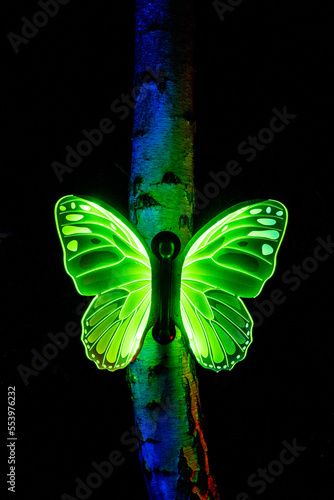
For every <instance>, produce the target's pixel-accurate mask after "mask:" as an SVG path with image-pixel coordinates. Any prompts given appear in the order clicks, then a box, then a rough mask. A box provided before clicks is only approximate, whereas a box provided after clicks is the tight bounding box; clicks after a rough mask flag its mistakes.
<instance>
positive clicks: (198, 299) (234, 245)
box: [173, 200, 288, 371]
mask: <svg viewBox="0 0 334 500" xmlns="http://www.w3.org/2000/svg"><path fill="white" fill-rule="evenodd" d="M287 217H288V214H287V210H286V208H285V207H284V205H283V204H282V203H280V202H278V201H275V200H266V201H259V202H257V201H256V202H246V203H243V204H241V205H238V206H234V207H231V208H230V209H229V210H228V211H226V212H223V213H222V214H220V215H218V216H217V217H216V218H215V219H214V220H213V221H211V222H210V223H208V224H206V225H205V226H204V228H202V229H201V230H200V231H199V232H198V233H197V234H195V236H194V237H193V238H192V239H191V240H190V241H189V243H188V245H187V246H186V248H185V250H184V251H183V253H182V254H181V255H180V256H179V257H178V258H177V260H178V263H177V264H176V265H177V268H178V272H179V275H180V278H179V279H180V283H181V295H180V300H178V301H175V302H177V303H179V304H180V313H178V311H176V314H174V316H173V319H174V320H175V321H176V323H177V324H178V325H181V326H180V328H181V329H182V330H183V331H184V332H185V334H186V336H187V337H188V340H189V344H190V348H191V350H192V351H193V353H194V355H195V357H196V359H197V361H198V362H199V363H200V364H201V365H202V366H204V367H205V368H209V369H212V370H215V371H220V370H226V369H227V370H230V369H231V368H233V367H234V366H235V364H236V363H237V362H238V361H241V360H242V359H243V358H244V357H245V355H246V352H247V349H248V347H249V345H250V343H251V341H252V326H253V321H252V318H251V316H250V314H249V312H248V311H247V309H246V307H245V305H244V303H243V301H242V300H241V298H240V297H246V298H247V297H256V296H257V295H258V294H259V293H260V291H261V290H262V288H263V286H264V284H265V283H266V281H267V280H268V279H269V278H270V277H271V276H272V274H273V272H274V270H275V266H276V256H277V252H278V250H279V247H280V245H281V242H282V239H283V236H284V233H285V228H286V224H287ZM181 265H182V270H181V271H180V267H181ZM180 317H181V320H182V321H180V319H179V318H180Z"/></svg>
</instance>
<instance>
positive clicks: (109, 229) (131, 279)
mask: <svg viewBox="0 0 334 500" xmlns="http://www.w3.org/2000/svg"><path fill="white" fill-rule="evenodd" d="M55 218H56V225H57V230H58V234H59V238H60V241H61V245H62V248H63V252H64V265H65V269H66V271H67V273H68V274H69V275H70V276H71V277H72V279H73V281H74V283H75V286H76V288H77V290H78V292H79V293H81V294H82V295H88V296H92V295H96V297H95V298H94V299H93V300H92V302H91V303H90V305H89V307H88V309H87V311H86V313H85V314H84V316H83V318H82V336H81V339H82V341H83V343H84V345H85V348H86V354H87V356H88V357H89V358H90V359H92V360H93V361H94V362H95V363H96V365H97V366H98V367H99V368H106V369H109V370H116V369H118V368H123V367H124V366H126V365H127V364H128V363H129V362H130V361H131V360H132V359H134V357H135V356H136V354H138V351H139V349H140V347H141V343H142V341H143V337H144V334H145V333H146V331H147V326H148V319H149V316H150V304H151V263H150V258H149V255H148V249H147V248H146V247H145V243H144V241H143V240H142V239H141V238H140V236H139V235H138V234H137V233H136V232H135V230H134V229H133V228H131V229H130V225H129V223H128V222H127V221H126V220H125V219H124V218H123V217H122V216H121V215H120V214H119V213H118V212H116V211H115V210H113V209H111V208H108V210H107V209H105V208H103V207H102V206H99V205H97V204H96V203H94V202H92V201H88V200H87V199H84V198H80V197H77V196H73V195H69V196H65V197H64V198H61V199H60V200H59V201H58V203H57V204H56V207H55Z"/></svg>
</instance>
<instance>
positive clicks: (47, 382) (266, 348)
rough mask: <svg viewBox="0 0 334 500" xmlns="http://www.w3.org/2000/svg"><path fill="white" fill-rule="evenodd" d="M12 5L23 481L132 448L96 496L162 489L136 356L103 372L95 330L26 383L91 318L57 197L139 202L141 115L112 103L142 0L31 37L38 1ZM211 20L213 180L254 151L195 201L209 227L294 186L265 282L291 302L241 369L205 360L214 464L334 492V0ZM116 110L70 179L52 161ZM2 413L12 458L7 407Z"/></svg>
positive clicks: (203, 118) (16, 341) (10, 176)
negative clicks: (131, 386) (139, 443)
mask: <svg viewBox="0 0 334 500" xmlns="http://www.w3.org/2000/svg"><path fill="white" fill-rule="evenodd" d="M2 5H3V7H4V10H5V15H3V16H2V28H3V31H2V34H3V36H2V41H3V52H4V63H3V66H4V67H3V77H2V79H3V80H4V90H3V93H2V97H3V100H4V103H3V104H4V109H5V112H4V114H3V116H2V122H3V132H2V138H3V146H2V169H1V175H2V182H1V220H0V233H1V234H2V237H1V240H0V241H1V243H0V257H1V285H2V286H1V289H2V292H3V295H4V297H3V300H2V311H1V322H0V328H1V338H2V340H3V341H4V344H3V343H2V345H4V347H3V348H2V350H1V351H2V353H1V354H2V360H1V366H2V371H3V374H2V380H1V384H2V400H3V401H4V403H5V404H4V414H6V410H5V407H6V395H7V386H8V385H10V386H13V385H15V387H16V399H17V403H16V411H17V422H16V425H17V437H18V440H17V447H16V454H17V488H16V489H17V493H16V498H19V499H21V498H26V495H27V494H29V496H30V495H31V497H32V498H35V499H40V498H41V499H45V498H48V499H50V500H60V498H61V495H62V494H63V493H68V494H69V495H72V496H73V497H75V479H76V478H77V477H80V478H81V479H82V480H83V481H85V479H86V478H87V476H88V474H90V473H91V472H92V471H93V468H92V465H91V463H92V462H93V461H96V462H101V461H103V460H107V458H108V455H109V453H110V452H111V451H112V450H113V449H117V450H119V451H121V452H122V454H123V456H124V457H125V462H124V464H122V465H121V466H119V467H116V468H115V470H114V472H113V474H112V475H111V476H110V478H109V479H108V480H104V482H103V484H102V485H101V487H99V488H98V489H96V490H94V491H93V493H92V494H91V496H90V497H89V498H92V499H94V500H98V499H106V498H110V499H115V500H118V499H129V500H134V499H146V498H147V496H146V490H145V484H144V480H143V478H142V473H141V468H140V464H139V461H138V457H137V453H136V452H130V450H129V448H130V447H129V446H125V445H123V444H122V443H121V442H120V437H121V435H122V434H123V433H124V432H126V431H128V430H130V428H131V425H132V404H131V399H130V393H129V390H128V388H127V384H126V380H125V371H123V370H119V371H117V372H115V373H109V372H104V371H98V370H97V369H96V367H95V365H94V364H93V363H91V362H89V361H88V359H87V358H86V356H85V355H84V351H83V348H82V345H81V342H80V340H79V336H76V337H74V338H71V339H70V340H69V344H68V345H67V347H66V348H65V349H64V350H62V351H59V353H58V355H57V356H56V357H55V358H54V359H53V360H51V361H50V362H49V363H48V365H47V366H46V367H44V369H43V370H41V371H40V372H39V373H38V374H37V375H31V376H29V377H28V382H27V385H25V384H24V382H23V379H22V377H21V376H20V374H19V372H18V369H17V367H18V365H20V364H21V365H25V366H26V367H31V359H32V357H33V355H32V353H31V350H32V349H36V350H37V351H38V352H42V349H43V348H44V347H45V345H46V344H47V343H49V342H50V339H49V338H48V336H47V334H48V333H49V332H52V333H53V334H56V333H57V332H62V331H64V328H65V325H67V324H68V322H70V321H73V322H75V323H76V324H79V323H80V314H78V312H77V308H78V306H79V304H80V303H81V302H82V297H80V296H79V295H78V294H77V293H76V291H75V289H74V286H73V283H72V280H71V279H70V278H69V276H68V275H67V274H66V273H65V271H64V269H63V263H62V254H61V247H60V244H59V241H58V237H57V234H56V228H55V224H54V215H53V209H54V205H55V203H56V201H57V200H58V199H59V198H60V197H61V196H64V195H66V194H71V193H74V194H78V193H80V194H86V195H90V196H95V197H96V198H97V199H101V200H104V201H106V202H108V203H109V204H111V205H112V206H113V207H115V208H116V209H117V210H119V211H120V212H121V213H123V214H124V215H125V216H126V215H127V184H128V178H129V177H128V176H129V173H130V163H131V139H130V137H131V130H132V114H131V115H130V116H129V117H128V118H127V119H125V120H123V121H122V120H120V119H119V116H116V115H115V114H114V113H113V112H112V111H111V110H110V104H111V103H112V102H113V101H114V100H115V99H117V98H119V97H120V95H121V94H122V93H124V94H130V92H131V89H132V87H133V78H134V75H133V68H134V14H135V9H134V5H135V2H134V1H130V2H129V1H127V2H115V3H112V2H106V1H103V0H96V1H94V2H79V1H78V0H71V1H70V2H69V3H68V4H67V5H63V6H60V9H59V12H58V14H57V15H56V16H55V17H54V18H53V19H50V20H49V22H48V24H47V26H45V27H43V28H40V29H39V33H38V34H37V35H36V36H35V37H33V38H32V39H31V40H30V41H29V43H27V44H26V45H24V44H21V45H20V46H19V52H18V53H17V54H15V52H14V50H13V48H12V46H11V44H10V42H9V40H8V39H7V33H8V32H14V33H16V34H21V29H22V24H23V23H22V21H21V17H22V16H26V17H27V18H28V19H32V17H33V15H34V14H35V12H36V11H38V10H40V8H39V6H38V4H37V2H35V1H31V0H29V1H28V0H25V1H14V0H10V1H9V0H5V1H3V2H2ZM196 22H197V31H196V52H195V54H196V86H195V92H196V100H195V104H196V119H197V134H196V144H195V145H196V168H195V179H196V186H197V188H198V189H199V191H201V192H202V193H204V188H205V185H206V183H207V182H209V181H211V179H210V177H209V172H210V171H211V170H212V171H213V172H216V173H217V172H219V171H221V170H224V168H225V166H226V163H227V162H228V161H229V160H232V159H234V160H238V161H239V163H240V165H241V166H242V173H241V174H240V175H238V176H236V177H234V178H232V179H231V182H230V184H229V186H228V187H227V188H226V189H221V191H220V194H219V196H217V197H215V198H213V199H212V200H211V201H210V203H209V204H208V205H207V207H206V208H203V210H201V211H200V212H199V214H198V215H197V216H196V217H195V224H196V228H200V227H201V225H203V224H204V223H205V222H207V221H209V220H210V218H211V217H213V216H214V215H216V214H218V213H219V212H220V211H221V210H223V209H224V208H226V207H227V206H230V205H232V204H234V203H239V202H241V201H243V200H249V199H256V198H273V199H278V200H280V201H282V202H283V203H284V204H285V205H286V206H287V208H288V210H289V224H288V229H287V233H286V236H285V239H284V241H283V245H282V247H281V250H280V253H279V258H278V265H277V269H276V272H275V275H274V276H273V277H272V278H271V280H270V281H269V282H268V283H267V284H266V285H265V288H264V290H263V292H262V294H261V296H260V297H259V300H260V301H262V300H267V299H269V297H270V293H271V291H272V290H274V289H279V290H281V291H282V293H283V294H284V297H286V299H285V301H284V302H283V303H282V304H280V305H276V306H275V308H274V311H273V313H272V314H270V315H268V316H269V317H267V318H264V320H263V321H258V323H259V324H258V326H257V328H254V342H253V345H252V347H251V348H250V350H249V354H248V356H247V358H246V359H245V360H244V361H243V362H242V363H240V364H239V365H238V366H237V367H236V368H235V369H234V370H232V371H231V372H223V373H220V374H215V373H214V372H211V371H209V370H207V371H206V370H204V369H202V368H201V367H200V366H198V369H197V373H198V378H199V383H200V395H201V401H202V407H203V412H204V416H205V427H206V439H207V442H208V446H209V453H210V458H211V467H212V469H213V471H214V473H215V475H216V478H217V482H218V485H219V488H220V491H221V493H222V499H226V500H230V499H231V500H235V499H236V498H237V495H238V493H240V492H242V491H243V492H245V493H248V495H249V497H250V498H251V499H256V498H258V497H259V498H261V500H266V499H275V500H276V499H285V500H290V499H291V500H292V499H294V500H295V499H296V498H303V499H313V500H332V499H333V481H332V477H333V468H332V470H331V467H332V465H331V464H333V456H332V455H331V453H332V444H333V440H332V438H333V435H332V428H333V427H332V426H333V422H332V421H331V417H332V414H333V400H332V391H333V389H332V383H333V377H332V364H333V357H332V350H333V319H332V318H333V315H332V300H331V299H332V293H333V292H332V290H333V285H332V283H333V259H334V256H333V255H328V259H326V260H324V261H322V262H317V263H314V260H313V261H312V259H311V260H310V259H307V258H310V257H313V254H314V250H315V248H316V247H317V245H318V242H317V238H318V237H320V238H323V239H324V240H326V239H327V236H328V235H331V236H332V239H333V240H334V229H333V215H334V210H333V201H332V199H333V196H332V192H333V188H332V185H333V180H332V169H333V141H332V134H333V130H332V127H331V124H332V121H333V114H332V111H331V110H330V104H331V101H332V84H333V81H331V66H332V51H331V46H332V45H333V38H332V36H331V31H332V22H333V9H332V8H331V7H330V6H329V5H327V6H325V7H324V6H323V5H319V3H318V2H316V1H311V0H308V1H305V0H304V1H301V0H295V1H294V2H284V1H276V0H272V1H271V2H266V1H255V0H245V1H244V2H242V3H241V4H240V5H239V6H237V7H235V9H234V10H233V11H232V12H226V13H225V19H224V21H221V20H220V19H219V16H218V14H217V12H216V11H215V9H214V7H213V5H212V3H211V2H203V1H202V2H199V1H197V2H196ZM154 69H155V68H154ZM284 106H286V107H287V110H288V112H289V113H291V114H295V115H297V117H296V118H295V119H293V120H291V123H290V124H289V125H288V126H287V127H286V129H285V130H284V131H283V132H281V133H277V134H275V136H274V139H273V141H272V142H271V143H270V144H268V146H267V147H266V148H265V150H264V151H262V152H258V154H257V156H256V158H255V159H254V160H253V161H252V162H247V161H246V156H241V155H240V154H239V153H238V146H239V144H240V143H241V142H242V141H244V140H246V139H247V137H248V136H249V135H257V133H258V132H259V131H260V130H261V129H262V128H264V127H267V126H268V125H269V122H270V119H271V117H272V116H273V112H272V109H273V108H277V109H278V110H283V107H284ZM103 118H111V119H112V120H113V122H114V123H115V125H116V129H115V131H114V132H113V133H112V134H111V135H109V136H106V137H105V139H104V141H103V143H102V144H101V145H100V146H98V147H96V148H94V151H93V152H92V154H90V155H89V156H87V157H86V158H84V160H83V161H82V163H81V164H80V165H79V166H78V167H77V168H76V169H74V171H73V172H72V173H65V174H64V176H63V181H62V182H61V183H60V182H59V181H58V179H57V177H56V175H55V173H54V171H53V169H52V167H51V163H52V162H53V161H59V162H61V163H64V161H65V154H66V152H65V147H66V146H67V145H70V146H72V147H75V146H76V145H77V143H78V142H79V141H80V140H81V139H83V136H82V133H81V131H82V129H84V128H86V129H87V130H91V129H92V128H95V127H96V126H97V125H98V123H99V121H100V120H101V119H103ZM325 254H326V251H324V250H323V255H325ZM304 259H306V261H305V260H304ZM312 262H313V264H312ZM317 264H318V266H317ZM293 265H296V266H298V265H306V266H308V265H309V266H311V268H312V265H313V266H314V267H313V268H312V269H314V270H313V272H306V276H307V277H305V278H300V281H299V285H298V287H297V285H296V288H297V289H296V290H294V291H293V290H292V289H291V288H292V287H293V283H290V284H287V283H285V282H284V281H282V275H283V274H284V273H285V272H286V271H288V270H290V271H291V270H292V266H293ZM316 266H317V269H315V267H316ZM304 272H305V271H304ZM247 305H248V306H249V309H250V310H251V311H254V310H256V308H255V306H254V304H253V303H252V301H248V302H247ZM258 318H259V317H258ZM1 429H2V430H1V435H2V438H3V439H2V445H1V446H2V450H3V451H2V458H4V459H6V447H5V438H6V421H4V425H3V426H2V428H1ZM293 440H296V442H297V444H298V446H302V447H305V448H306V449H305V450H304V451H302V452H300V456H299V457H298V458H296V460H295V462H294V463H292V464H291V465H286V466H285V469H284V471H283V472H282V473H281V474H280V475H279V476H277V477H276V478H275V480H274V481H273V482H272V483H271V484H267V487H266V489H265V491H264V492H263V493H258V492H257V491H258V489H259V487H257V488H255V487H251V486H249V485H247V480H248V478H249V476H250V475H251V474H253V473H256V471H257V470H258V468H259V467H262V468H267V467H268V465H269V464H270V462H271V461H272V460H277V459H278V458H279V454H280V452H281V450H282V449H283V444H282V442H283V441H287V442H288V443H292V442H293ZM7 468H8V466H5V467H4V468H3V469H2V470H6V473H7ZM2 482H3V483H5V481H4V480H3V479H2ZM7 493H8V492H7ZM8 495H9V494H8ZM8 497H9V498H11V497H10V496H8ZM241 498H242V497H241ZM240 500H241V499H240Z"/></svg>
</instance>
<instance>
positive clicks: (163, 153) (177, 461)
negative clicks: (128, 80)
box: [127, 0, 219, 500]
mask: <svg viewBox="0 0 334 500" xmlns="http://www.w3.org/2000/svg"><path fill="white" fill-rule="evenodd" d="M193 39H194V24H193V5H192V0H181V1H176V0H161V1H158V0H153V1H151V2H147V1H146V0H145V1H144V0H137V11H136V62H135V74H136V75H140V82H141V84H140V85H139V86H137V89H136V90H137V92H136V94H137V102H136V107H135V111H134V128H133V136H132V142H133V149H132V165H131V178H130V185H129V209H130V219H131V221H132V222H133V224H134V225H136V226H137V229H138V230H139V232H140V233H141V235H142V236H143V238H144V239H145V240H146V242H147V243H148V245H150V244H151V241H152V239H153V237H154V236H155V235H156V234H157V233H159V232H160V231H172V232H174V233H175V234H176V235H177V236H178V237H179V238H180V241H181V251H182V250H183V248H184V246H185V245H186V243H187V242H188V241H189V239H190V237H191V234H192V225H193V222H192V212H193V208H194V180H193V143H194V133H195V125H196V124H195V118H194V107H193V77H194V68H193V62H192V61H193ZM148 68H150V70H148ZM152 70H153V71H154V72H155V75H158V76H159V72H160V75H163V80H161V81H163V84H164V85H163V90H162V88H161V85H160V87H159V84H160V83H161V81H160V82H159V78H158V76H156V77H154V78H153V77H147V75H146V74H145V71H146V72H148V73H150V75H152ZM127 374H128V383H129V386H130V388H131V392H132V399H133V403H134V413H135V422H136V427H137V429H140V433H141V434H140V435H141V436H142V439H141V440H140V456H141V462H142V467H143V472H144V475H145V479H146V483H147V487H148V491H149V495H150V498H151V499H152V500H153V499H157V500H165V499H166V500H167V499H170V500H175V499H177V500H187V499H191V500H194V499H211V500H212V499H217V498H219V494H218V493H217V490H216V485H215V481H214V478H213V476H212V474H211V472H210V469H209V463H208V450H207V446H206V443H205V439H204V435H203V425H202V424H203V417H202V412H201V406H200V399H199V392H198V381H197V378H196V372H195V362H194V360H193V358H192V357H191V355H190V353H189V350H188V348H187V345H186V342H185V339H184V337H183V334H181V332H180V331H179V330H178V329H177V331H176V337H175V339H174V340H173V341H172V342H171V343H170V344H167V345H161V344H158V343H157V342H156V341H155V340H154V339H153V337H152V333H151V331H150V332H148V334H147V335H146V338H145V341H144V344H143V347H142V349H141V351H140V353H139V355H138V357H137V358H136V360H135V361H134V362H132V363H131V364H130V365H129V367H128V372H127Z"/></svg>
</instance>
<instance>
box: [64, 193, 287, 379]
mask: <svg viewBox="0 0 334 500" xmlns="http://www.w3.org/2000/svg"><path fill="white" fill-rule="evenodd" d="M55 217H56V224H57V230H58V234H59V237H60V241H61V244H62V247H63V251H64V265H65V269H66V271H67V273H68V274H69V275H70V276H71V277H72V278H73V281H74V283H75V286H76V288H77V290H78V292H79V293H80V294H82V295H87V296H93V295H95V296H96V297H95V298H94V299H93V300H92V302H91V303H90V305H89V307H88V309H87V311H86V313H85V314H84V316H83V318H82V337H81V339H82V341H83V343H84V345H85V348H86V354H87V356H88V357H89V358H90V359H92V360H93V361H94V362H95V363H96V364H97V366H98V368H105V369H108V370H112V371H113V370H117V369H119V368H124V367H125V366H126V365H128V364H129V363H130V362H131V361H132V360H133V359H135V357H136V356H137V355H138V352H139V351H140V348H141V346H142V343H143V341H144V337H145V334H146V333H147V331H148V330H149V329H150V328H151V327H152V326H153V325H154V324H155V323H156V322H157V319H158V316H159V293H158V292H159V286H158V282H159V276H158V274H159V261H158V259H157V258H156V257H155V255H154V254H153V252H152V251H151V250H150V249H149V248H148V246H147V245H146V243H145V242H144V240H143V239H142V237H141V236H140V235H139V234H138V232H137V231H136V230H135V229H134V228H133V227H132V226H131V224H130V223H129V222H128V221H127V220H126V219H125V218H123V217H122V216H121V215H120V214H119V213H118V212H116V211H115V210H113V209H112V208H110V207H108V209H106V208H103V207H102V206H100V205H98V204H96V203H94V202H92V201H88V200H87V199H84V198H80V197H76V196H72V195H70V196H65V197H64V198H62V199H61V200H59V201H58V203H57V205H56V207H55ZM286 224H287V210H286V208H285V207H284V206H283V205H282V204H281V203H280V202H278V201H274V200H267V201H259V202H248V203H243V204H241V205H238V206H234V207H232V208H230V209H229V210H227V211H226V212H223V213H222V214H220V215H219V216H217V217H216V218H215V219H213V220H212V221H211V222H210V223H209V224H206V225H205V226H204V227H203V228H202V229H201V230H200V231H199V232H198V233H196V234H195V236H194V237H193V238H192V239H191V240H190V241H189V243H188V244H187V246H186V247H185V249H184V250H183V252H182V253H181V254H179V255H178V256H177V258H176V259H175V260H174V261H173V265H172V267H171V269H172V271H171V272H172V280H171V281H172V283H171V287H172V289H171V308H170V315H171V320H172V321H173V322H174V324H176V325H177V326H178V327H179V328H180V330H181V331H182V332H183V334H185V335H186V338H187V339H188V343H189V347H190V349H191V351H192V352H193V354H194V356H195V358H196V359H197V361H198V362H199V363H200V364H201V365H202V366H203V367H205V368H210V369H212V370H215V371H220V370H223V369H227V370H230V369H231V368H233V366H234V365H235V363H237V362H238V361H241V360H242V359H243V358H244V357H245V355H246V352H247V349H248V347H249V345H250V343H251V341H252V327H253V321H252V318H251V316H250V314H249V312H248V310H247V309H246V307H245V305H244V303H243V302H242V300H241V299H240V298H239V297H256V296H257V295H258V294H259V293H260V291H261V290H262V288H263V285H264V283H265V282H266V281H267V280H268V279H269V278H270V277H271V276H272V274H273V272H274V270H275V266H276V255H277V252H278V249H279V247H280V244H281V242H282V239H283V236H284V233H285V228H286ZM161 234H162V233H161ZM161 283H162V281H161ZM152 287H153V293H152ZM152 298H154V299H155V300H153V301H152Z"/></svg>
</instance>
